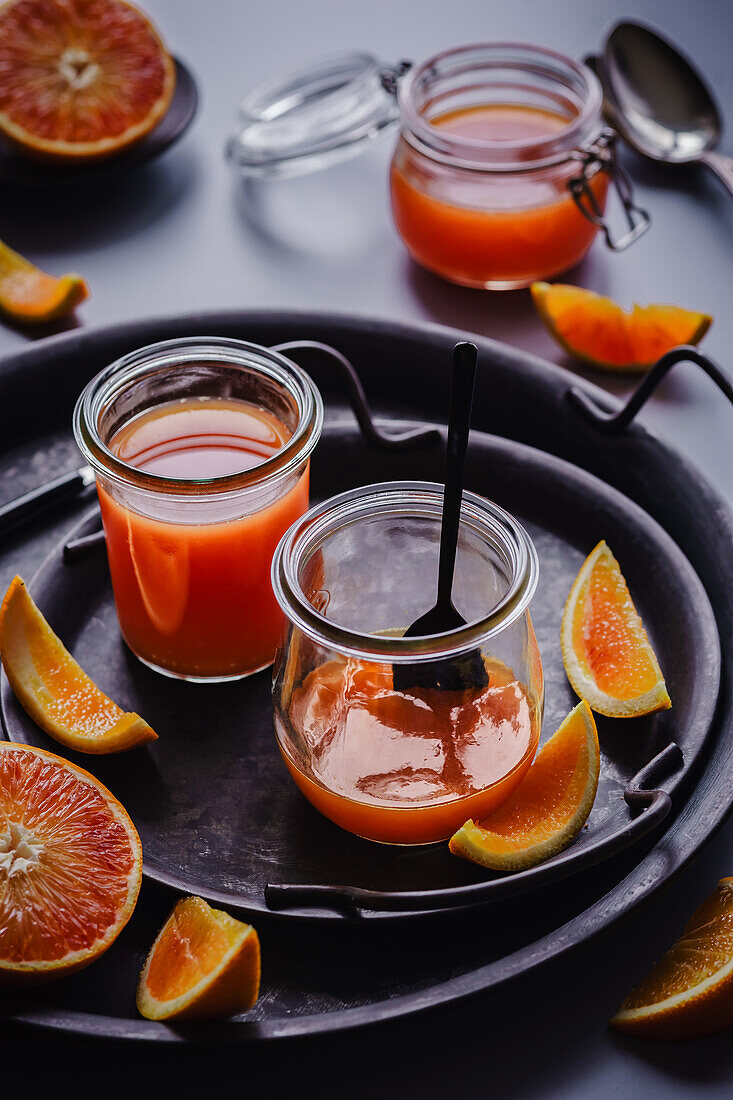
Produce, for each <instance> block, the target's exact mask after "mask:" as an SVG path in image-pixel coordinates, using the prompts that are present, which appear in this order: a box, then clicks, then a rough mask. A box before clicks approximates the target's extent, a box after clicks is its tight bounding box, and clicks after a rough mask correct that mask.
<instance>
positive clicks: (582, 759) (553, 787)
mask: <svg viewBox="0 0 733 1100" xmlns="http://www.w3.org/2000/svg"><path fill="white" fill-rule="evenodd" d="M588 766H589V760H588V740H587V736H586V731H585V728H584V726H583V725H582V724H581V723H578V725H577V728H574V729H572V730H570V731H568V732H567V733H564V734H563V736H562V738H554V739H553V740H551V741H549V742H548V743H547V745H545V746H544V747H543V748H542V750H541V751H540V753H539V755H538V757H537V760H536V761H535V763H534V765H533V766H532V767H531V768H530V769H529V771H528V772H527V774H526V776H525V777H524V779H523V781H522V784H521V786H520V787H519V788H518V790H517V791H516V793H515V794H514V795H513V796H512V797H510V798H509V799H508V800H507V801H506V802H505V803H504V804H503V805H502V806H500V807H499V809H498V810H496V811H495V812H494V813H493V814H492V815H491V817H490V818H488V820H483V821H480V822H479V825H480V827H481V828H483V829H487V830H488V831H489V832H490V833H491V834H492V836H491V847H492V848H493V849H494V850H496V851H511V850H513V849H523V848H526V847H527V846H528V845H529V844H538V843H540V842H541V841H543V840H544V839H545V837H547V836H550V835H553V834H554V833H557V832H559V831H560V830H561V829H562V828H563V826H564V825H566V824H567V822H568V821H570V819H571V818H572V817H573V815H574V814H575V813H576V812H577V809H578V805H579V803H580V801H581V799H582V797H583V794H584V791H585V789H586V784H587V776H588Z"/></svg>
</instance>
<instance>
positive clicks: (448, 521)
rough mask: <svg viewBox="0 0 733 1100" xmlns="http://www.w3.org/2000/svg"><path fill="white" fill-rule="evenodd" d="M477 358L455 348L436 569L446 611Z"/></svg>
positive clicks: (468, 348)
mask: <svg viewBox="0 0 733 1100" xmlns="http://www.w3.org/2000/svg"><path fill="white" fill-rule="evenodd" d="M477 358H478V348H477V347H476V345H475V344H469V343H467V342H465V343H461V344H456V346H455V348H454V349H453V364H452V378H451V389H450V412H449V414H448V448H447V457H446V467H445V492H444V494H443V519H442V523H441V530H440V563H439V565H438V605H439V606H441V607H446V608H447V607H448V606H449V605H450V603H451V594H452V592H453V571H454V569H455V564H456V549H457V547H458V528H459V526H460V522H461V500H462V499H463V476H464V472H465V469H466V451H467V450H468V432H469V429H470V426H471V409H472V407H473V390H474V385H475V382H476V360H477Z"/></svg>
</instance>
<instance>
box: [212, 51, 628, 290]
mask: <svg viewBox="0 0 733 1100" xmlns="http://www.w3.org/2000/svg"><path fill="white" fill-rule="evenodd" d="M602 100H603V95H602V91H601V86H600V84H599V82H598V80H597V78H596V76H595V74H594V73H593V72H592V71H591V69H589V68H588V67H587V66H586V65H583V64H580V63H579V62H576V61H573V60H572V59H571V58H569V57H564V56H563V55H562V54H558V53H554V52H553V51H551V50H545V49H542V48H540V47H538V46H531V45H515V44H507V43H488V44H483V45H475V46H461V47H458V48H456V49H452V50H447V51H445V52H444V53H440V54H437V55H436V56H435V57H431V58H430V59H429V60H427V61H425V62H423V63H422V64H420V65H418V66H416V67H412V66H411V63H410V62H408V61H402V62H400V63H399V64H398V65H388V64H384V63H383V62H380V61H379V60H378V59H377V58H376V57H373V56H371V55H369V54H363V53H345V54H344V53H341V54H336V55H334V56H332V57H330V58H325V59H322V60H321V61H318V62H315V63H313V64H310V65H308V66H306V67H305V68H302V69H299V70H297V71H296V72H293V73H286V74H284V75H282V76H277V77H275V78H272V79H268V80H267V81H265V82H264V83H263V84H260V85H258V86H256V87H255V88H253V89H252V90H251V91H250V93H249V94H248V95H246V96H245V97H244V99H243V100H242V103H241V107H240V113H239V118H238V121H237V124H236V126H235V128H234V130H233V132H232V133H231V135H230V137H229V140H228V142H227V155H228V157H229V159H230V161H231V162H232V164H233V165H235V167H236V168H237V170H238V171H239V172H240V173H241V174H242V176H243V177H244V178H245V179H250V180H251V179H259V180H278V179H282V178H283V177H288V176H297V175H302V174H303V173H306V172H313V171H316V170H317V169H322V168H326V167H329V166H331V165H333V164H335V163H337V162H338V161H341V160H345V159H348V158H349V157H353V156H356V155H358V154H360V153H361V152H363V151H364V150H366V149H367V148H369V146H370V145H371V144H372V143H373V142H374V141H375V140H376V139H378V138H379V137H380V136H381V135H383V134H388V133H390V132H391V131H392V130H393V129H397V128H399V131H400V136H399V138H398V141H397V147H396V150H395V153H394V157H393V160H392V167H391V172H390V190H391V199H392V211H393V215H394V221H395V223H396V226H397V229H398V231H399V233H400V235H401V237H402V239H403V241H404V242H405V244H406V245H407V248H408V250H409V252H410V253H411V255H412V256H413V257H414V259H415V260H417V262H418V263H420V264H422V265H423V266H424V267H426V268H429V269H430V270H431V271H434V272H436V273H437V274H438V275H442V276H443V277H444V278H446V279H450V280H451V281H452V282H455V283H460V284H463V285H466V286H472V287H485V288H490V289H497V290H507V289H512V288H515V287H523V286H528V285H529V284H530V283H531V282H532V281H534V280H535V279H547V278H551V277H552V276H555V275H559V274H561V273H562V272H564V271H566V270H567V269H568V268H570V267H572V266H573V265H574V264H577V263H578V261H579V260H581V259H582V257H583V256H584V255H585V253H586V252H587V251H588V248H589V247H590V245H591V243H592V241H593V239H594V237H595V236H596V233H597V232H598V231H599V230H600V231H601V232H602V233H603V235H604V237H605V239H606V243H607V244H608V246H609V247H610V248H612V249H614V250H615V251H619V250H621V249H623V248H626V247H627V246H628V245H629V244H631V243H632V242H633V241H634V240H636V238H637V237H639V236H640V235H641V234H642V233H644V232H645V231H646V229H647V228H648V226H649V215H648V214H647V213H646V211H645V210H642V209H641V208H640V207H639V206H637V205H636V204H635V203H634V200H633V196H632V188H631V182H630V180H629V178H628V176H627V175H626V173H625V172H624V171H623V169H622V168H621V166H620V165H619V164H618V163H617V162H616V158H615V152H614V143H615V133H614V131H613V130H611V129H609V128H607V127H604V125H603V121H602V115H601V111H602ZM611 181H613V183H614V184H615V186H616V190H617V193H618V198H619V200H620V204H621V206H622V208H623V212H624V216H625V221H626V227H625V230H624V231H623V232H622V233H617V232H616V231H613V232H612V231H611V229H610V227H609V225H608V224H607V223H606V221H605V218H604V212H605V207H606V198H607V195H608V191H609V184H610V182H611ZM288 194H290V193H289V192H288ZM288 205H289V206H291V205H292V202H289V203H288ZM329 211H330V212H332V211H331V207H329Z"/></svg>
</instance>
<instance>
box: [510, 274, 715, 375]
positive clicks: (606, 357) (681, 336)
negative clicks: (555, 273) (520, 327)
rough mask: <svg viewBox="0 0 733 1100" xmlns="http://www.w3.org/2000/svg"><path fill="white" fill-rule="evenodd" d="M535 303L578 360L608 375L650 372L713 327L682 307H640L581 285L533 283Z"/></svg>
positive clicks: (550, 328) (554, 334) (547, 325)
mask: <svg viewBox="0 0 733 1100" xmlns="http://www.w3.org/2000/svg"><path fill="white" fill-rule="evenodd" d="M532 298H533V299H534V304H535V306H536V307H537V311H538V312H539V315H540V317H541V318H542V321H543V323H544V325H545V328H546V329H547V331H548V332H549V333H550V336H552V338H553V339H554V340H555V341H556V343H558V344H559V345H560V346H561V347H562V348H564V349H565V350H566V351H568V352H570V354H571V355H573V356H575V358H576V359H581V360H583V362H585V363H590V365H591V366H593V367H603V368H604V369H606V370H648V368H649V367H651V366H652V365H653V364H654V363H656V361H657V359H659V358H660V356H662V355H664V353H665V352H667V351H670V350H671V349H672V348H676V347H679V345H680V344H699V342H700V341H701V340H702V338H703V336H704V335H705V333H706V332H707V331H708V329H709V328H710V325H711V324H712V322H713V319H712V317H710V316H709V314H707V313H695V312H694V311H692V310H689V309H682V308H681V307H679V306H665V305H650V306H638V305H635V306H634V307H633V309H632V310H631V312H630V313H627V312H626V310H624V309H622V307H621V306H620V305H618V304H617V303H616V302H614V301H613V299H611V298H604V297H603V296H602V295H600V294H594V293H593V291H592V290H584V289H583V288H582V287H579V286H568V285H566V284H563V283H554V284H552V285H550V283H533V284H532Z"/></svg>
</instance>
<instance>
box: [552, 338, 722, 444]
mask: <svg viewBox="0 0 733 1100" xmlns="http://www.w3.org/2000/svg"><path fill="white" fill-rule="evenodd" d="M684 362H689V363H697V365H698V367H700V368H701V369H702V370H704V371H705V373H706V374H707V376H708V377H709V378H712V380H713V382H715V384H716V385H717V386H718V388H719V389H721V390H722V391H723V393H724V394H725V396H726V397H727V398H728V400H729V401H730V403H731V404H733V382H731V380H730V378H729V377H728V375H727V374H726V373H725V371H724V370H723V369H722V367H719V366H718V364H717V363H716V362H715V361H714V360H713V359H710V358H709V356H707V355H703V353H702V352H701V351H698V349H697V348H694V347H692V346H690V345H688V344H682V345H681V346H680V347H678V348H672V350H671V351H668V352H667V353H666V354H665V355H663V356H662V358H661V359H658V360H657V362H656V363H655V364H654V366H653V367H652V368H651V370H650V371H649V372H648V374H647V375H646V376H645V377H644V378H643V379H642V381H641V382H640V383H639V385H638V386H637V387H636V389H635V390H634V392H633V393H632V394H631V397H629V399H628V401H627V402H626V404H625V405H624V406H623V408H621V409H620V410H619V411H618V412H608V411H607V410H605V409H602V408H601V407H600V406H599V405H598V404H597V403H596V402H595V401H594V400H593V398H592V397H589V395H588V394H587V393H585V391H584V390H581V389H580V387H579V386H573V387H572V388H571V389H569V390H568V392H567V399H568V401H570V403H571V404H572V405H574V406H575V408H576V409H577V410H578V412H580V414H581V415H582V416H583V418H584V419H585V420H587V421H588V422H589V423H590V424H593V426H594V427H596V428H597V429H598V431H599V432H603V433H604V434H606V435H616V434H618V433H619V432H622V431H623V430H624V428H628V426H629V424H630V423H631V421H632V420H633V419H634V417H635V416H636V414H637V413H638V412H639V410H640V409H641V408H642V407H643V406H644V405H645V404H646V402H647V401H648V400H649V398H650V397H651V395H652V394H653V393H654V391H655V390H656V388H657V386H658V385H659V383H660V382H661V381H662V379H663V378H664V377H665V375H667V374H668V373H669V371H670V370H671V369H672V367H673V366H674V365H675V364H676V363H684Z"/></svg>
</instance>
